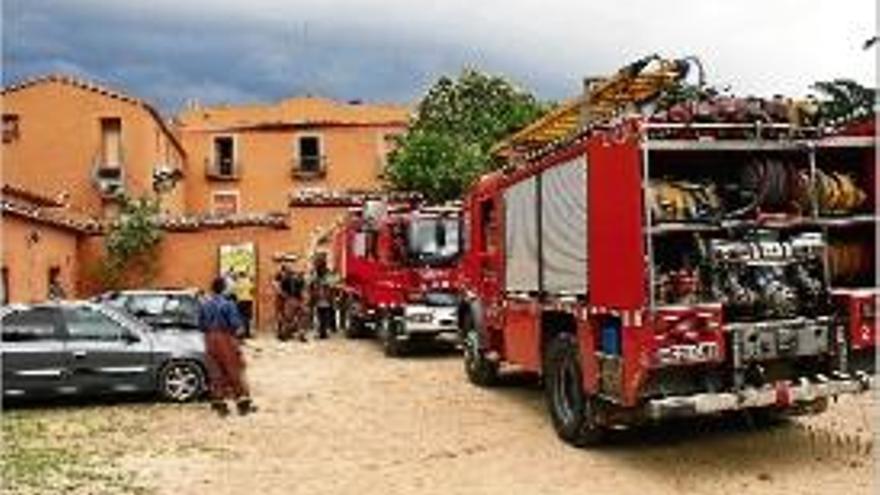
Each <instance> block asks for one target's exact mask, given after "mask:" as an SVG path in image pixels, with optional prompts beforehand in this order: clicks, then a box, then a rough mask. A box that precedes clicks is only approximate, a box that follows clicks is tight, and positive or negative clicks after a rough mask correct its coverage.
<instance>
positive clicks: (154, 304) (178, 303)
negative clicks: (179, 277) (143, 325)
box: [126, 294, 199, 328]
mask: <svg viewBox="0 0 880 495" xmlns="http://www.w3.org/2000/svg"><path fill="white" fill-rule="evenodd" d="M126 309H127V310H128V312H129V313H131V314H132V315H134V316H136V317H138V318H141V319H142V320H144V321H146V322H147V323H149V324H151V325H153V326H156V327H179V328H198V325H199V310H198V304H197V302H196V300H195V298H194V297H192V296H188V295H184V294H179V295H178V294H135V295H131V296H129V300H128V304H127V305H126Z"/></svg>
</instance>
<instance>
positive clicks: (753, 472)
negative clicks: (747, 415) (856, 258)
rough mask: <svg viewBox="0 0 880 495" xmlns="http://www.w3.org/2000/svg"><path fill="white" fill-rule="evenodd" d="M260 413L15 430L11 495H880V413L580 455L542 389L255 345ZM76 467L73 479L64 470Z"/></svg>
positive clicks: (427, 359)
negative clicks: (489, 384)
mask: <svg viewBox="0 0 880 495" xmlns="http://www.w3.org/2000/svg"><path fill="white" fill-rule="evenodd" d="M248 355H249V356H250V378H251V382H252V387H253V393H254V396H255V398H256V400H257V401H258V405H259V406H260V408H261V409H260V411H259V412H258V413H257V414H255V415H253V416H249V417H230V418H227V419H225V420H224V419H220V418H217V417H215V416H213V415H211V414H210V413H209V411H208V409H207V406H206V405H205V404H187V405H171V404H152V403H144V402H134V403H132V402H124V403H117V404H97V405H96V404H85V405H83V404H79V405H64V406H52V407H45V406H41V407H31V408H26V409H18V410H13V411H6V412H5V413H4V416H3V431H4V454H3V458H4V459H3V464H2V467H3V475H4V477H5V480H4V490H3V492H4V493H10V494H12V493H16V494H18V493H28V494H30V493H62V492H67V493H88V494H103V493H106V494H117V493H137V494H157V495H165V494H167V495H172V494H173V495H183V494H212V495H215V494H235V495H238V494H258V495H275V494H279V495H280V494H358V495H365V494H372V493H376V494H389V495H391V494H444V495H445V494H481V495H482V494H505V495H509V494H528V495H538V494H568V493H571V494H574V493H578V494H582V493H590V494H615V495H626V494H639V495H643V494H648V493H650V494H660V495H662V494H672V493H687V494H709V493H712V494H728V493H735V492H741V493H749V494H777V493H786V494H822V495H828V494H831V493H840V494H847V495H861V494H865V495H867V494H871V493H876V491H875V489H874V488H875V487H874V485H873V481H872V478H873V474H874V465H873V461H872V457H873V456H874V454H875V452H874V449H873V441H872V436H873V435H874V434H875V433H876V431H875V429H874V424H875V423H874V419H875V418H876V407H874V406H876V402H877V401H876V400H875V399H874V398H873V397H872V396H868V395H866V396H861V397H857V398H847V399H842V400H840V401H839V402H838V403H836V404H833V405H832V406H831V407H830V409H829V411H828V412H826V413H825V414H823V415H820V416H818V417H811V418H808V419H798V420H795V421H792V422H788V423H785V424H782V425H779V426H774V427H770V428H757V429H756V428H753V427H752V426H751V425H749V424H747V423H746V422H744V421H736V420H730V419H727V420H723V421H719V420H709V421H701V422H698V423H694V422H689V423H680V424H666V425H663V426H657V427H650V428H640V429H636V430H631V431H628V432H624V433H620V434H617V435H615V436H614V438H612V440H611V442H610V444H609V445H608V446H605V447H602V448H598V449H593V450H579V449H575V448H572V447H569V446H567V445H565V444H563V443H562V442H561V441H559V440H558V439H557V438H556V436H555V434H554V432H553V429H552V427H551V425H550V423H549V419H548V416H547V414H546V411H545V409H544V403H543V397H542V394H541V391H540V389H539V388H538V387H537V386H536V385H535V384H533V383H532V384H530V383H528V381H525V380H517V379H512V380H510V381H511V383H510V384H508V385H506V386H502V387H499V388H495V389H491V390H485V389H479V388H476V387H473V386H471V385H470V384H469V383H468V382H467V381H466V379H465V378H464V375H463V371H462V366H461V359H460V357H459V356H458V354H457V353H455V352H447V353H442V352H441V353H436V352H435V353H421V354H419V355H417V356H413V357H408V358H403V359H387V358H385V357H384V356H383V355H382V353H381V351H380V350H379V347H378V346H377V345H375V343H374V342H371V341H367V340H358V341H346V340H343V339H341V338H339V337H335V338H332V339H330V340H329V341H317V342H315V341H313V342H310V343H307V344H300V343H285V344H280V343H277V342H275V341H273V340H270V339H264V340H258V341H256V342H252V343H250V344H249V349H248ZM65 463H69V464H70V466H71V467H69V468H59V467H58V466H63V465H65Z"/></svg>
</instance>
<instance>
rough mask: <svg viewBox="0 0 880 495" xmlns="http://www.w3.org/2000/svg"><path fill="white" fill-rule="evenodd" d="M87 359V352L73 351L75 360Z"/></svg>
mask: <svg viewBox="0 0 880 495" xmlns="http://www.w3.org/2000/svg"><path fill="white" fill-rule="evenodd" d="M84 357H86V351H73V358H74V359H83V358H84Z"/></svg>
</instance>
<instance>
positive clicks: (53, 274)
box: [46, 266, 67, 301]
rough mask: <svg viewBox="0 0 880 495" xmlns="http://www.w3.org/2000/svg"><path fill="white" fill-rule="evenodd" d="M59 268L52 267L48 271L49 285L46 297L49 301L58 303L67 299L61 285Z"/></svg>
mask: <svg viewBox="0 0 880 495" xmlns="http://www.w3.org/2000/svg"><path fill="white" fill-rule="evenodd" d="M60 278H61V268H58V267H57V266H53V267H52V268H50V269H49V284H48V291H47V294H46V297H47V298H48V299H49V300H51V301H59V300H61V299H64V298H66V297H67V293H66V292H65V291H64V286H63V285H61V280H60Z"/></svg>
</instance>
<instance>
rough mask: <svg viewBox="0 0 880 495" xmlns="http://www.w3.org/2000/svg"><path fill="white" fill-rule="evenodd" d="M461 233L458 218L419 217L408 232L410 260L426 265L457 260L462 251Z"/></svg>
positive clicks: (411, 223)
mask: <svg viewBox="0 0 880 495" xmlns="http://www.w3.org/2000/svg"><path fill="white" fill-rule="evenodd" d="M460 231H461V224H460V220H459V219H458V218H457V217H442V216H437V217H419V218H416V219H414V220H412V221H411V222H410V224H409V227H408V231H407V251H408V254H409V256H410V259H411V260H412V261H415V262H419V263H425V264H432V265H433V264H444V263H449V262H452V261H454V260H455V258H456V257H457V256H458V254H459V251H460V245H461V243H460V242H459V239H460V236H459V233H460Z"/></svg>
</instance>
